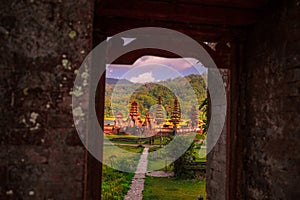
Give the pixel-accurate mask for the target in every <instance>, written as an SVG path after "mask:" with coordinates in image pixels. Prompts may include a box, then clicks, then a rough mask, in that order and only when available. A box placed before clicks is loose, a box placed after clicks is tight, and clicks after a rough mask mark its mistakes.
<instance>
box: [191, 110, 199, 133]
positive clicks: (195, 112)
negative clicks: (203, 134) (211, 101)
mask: <svg viewBox="0 0 300 200" xmlns="http://www.w3.org/2000/svg"><path fill="white" fill-rule="evenodd" d="M198 115H199V114H198V110H197V108H196V106H195V105H193V107H192V109H191V112H190V119H191V124H190V125H191V127H193V128H195V127H198V123H199V119H198Z"/></svg>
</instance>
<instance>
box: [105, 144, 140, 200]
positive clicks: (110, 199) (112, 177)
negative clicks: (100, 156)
mask: <svg viewBox="0 0 300 200" xmlns="http://www.w3.org/2000/svg"><path fill="white" fill-rule="evenodd" d="M104 149H105V152H108V153H107V154H105V153H104V160H105V162H104V163H106V162H108V163H110V159H109V157H110V156H111V155H115V158H114V160H113V163H112V165H127V167H130V166H132V167H133V168H132V171H133V172H134V171H135V170H136V166H137V163H138V161H139V159H140V154H141V152H142V151H143V149H142V148H136V147H131V146H122V149H121V150H125V152H124V151H120V149H116V148H114V146H104ZM123 167H126V166H123ZM133 176H134V173H126V172H120V171H118V170H115V169H112V168H110V167H109V166H106V165H103V170H102V199H103V200H123V198H124V196H125V195H126V194H127V192H128V190H129V189H130V184H131V180H132V177H133Z"/></svg>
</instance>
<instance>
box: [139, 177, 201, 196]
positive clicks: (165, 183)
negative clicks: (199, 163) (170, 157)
mask: <svg viewBox="0 0 300 200" xmlns="http://www.w3.org/2000/svg"><path fill="white" fill-rule="evenodd" d="M205 185H206V183H205V181H203V180H179V179H175V178H156V177H146V180H145V188H144V191H143V197H144V198H143V200H178V199H180V200H193V199H197V197H198V196H199V195H200V194H201V195H202V196H203V197H204V199H206V191H205V187H206V186H205Z"/></svg>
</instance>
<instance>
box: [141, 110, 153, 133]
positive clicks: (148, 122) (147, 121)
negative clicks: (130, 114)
mask: <svg viewBox="0 0 300 200" xmlns="http://www.w3.org/2000/svg"><path fill="white" fill-rule="evenodd" d="M143 126H145V127H146V128H147V129H150V130H151V129H152V119H151V116H150V113H149V112H147V113H146V118H145V121H144V124H143Z"/></svg>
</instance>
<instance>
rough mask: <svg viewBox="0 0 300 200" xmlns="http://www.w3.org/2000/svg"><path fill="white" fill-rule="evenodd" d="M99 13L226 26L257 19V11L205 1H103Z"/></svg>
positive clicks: (247, 22) (239, 24)
mask: <svg viewBox="0 0 300 200" xmlns="http://www.w3.org/2000/svg"><path fill="white" fill-rule="evenodd" d="M96 16H98V17H105V16H118V17H125V16H126V17H127V18H135V19H149V20H161V21H170V22H190V23H198V24H215V25H222V26H246V25H249V24H252V23H254V22H255V21H256V20H257V15H256V13H255V12H253V11H248V10H239V9H234V8H226V7H211V6H204V5H199V6H197V5H187V4H174V3H168V2H149V1H142V0H127V1H125V2H122V3H120V1H118V0H110V1H102V2H99V5H98V6H97V8H96Z"/></svg>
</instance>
